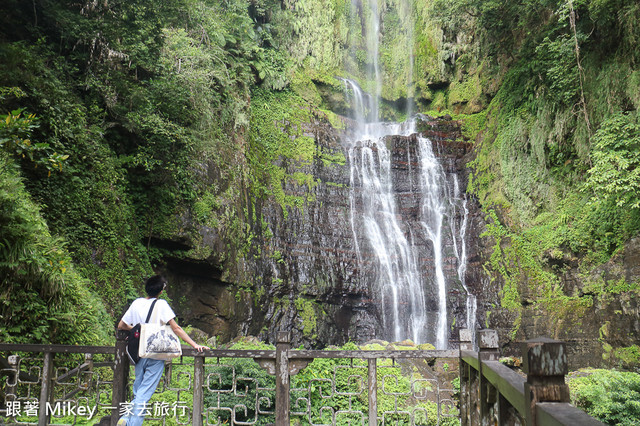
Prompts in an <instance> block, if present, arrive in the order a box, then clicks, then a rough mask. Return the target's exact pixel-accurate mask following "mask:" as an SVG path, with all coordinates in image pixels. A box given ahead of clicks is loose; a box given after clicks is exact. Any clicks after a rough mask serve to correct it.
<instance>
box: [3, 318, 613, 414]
mask: <svg viewBox="0 0 640 426" xmlns="http://www.w3.org/2000/svg"><path fill="white" fill-rule="evenodd" d="M123 338H124V334H121V333H120V334H119V338H118V342H117V344H116V347H115V348H113V347H89V346H60V345H9V344H0V379H1V380H2V381H1V382H0V392H1V393H0V397H1V398H2V403H3V404H2V405H0V424H2V423H3V422H4V423H7V424H16V425H36V424H37V425H43V426H44V425H95V424H98V421H99V424H100V425H115V423H116V422H117V419H118V418H119V417H120V416H122V415H123V414H125V413H126V412H127V410H131V409H132V407H131V404H130V403H128V402H127V401H130V400H131V395H129V392H130V389H131V385H132V383H133V380H134V374H135V373H134V369H133V368H132V367H130V366H129V361H128V358H127V357H126V355H125V352H124V345H125V342H124V340H123ZM288 339H289V334H288V333H280V334H279V335H278V343H277V345H276V350H275V351H246V350H245V351H235V350H209V351H206V353H204V354H201V353H197V352H196V351H195V350H193V349H191V348H184V349H183V354H184V356H183V357H181V358H179V359H176V360H174V361H173V362H171V363H167V364H166V367H165V371H164V375H163V378H162V380H161V383H160V385H159V386H158V388H157V390H156V393H155V394H154V395H153V397H152V399H151V400H150V401H149V404H148V405H147V406H146V407H144V408H145V412H146V419H147V422H148V423H150V424H161V425H172V426H173V425H195V426H201V425H207V426H214V425H216V426H217V425H273V424H275V425H277V426H289V425H291V424H296V425H300V426H302V425H309V426H330V425H331V426H333V425H340V426H343V425H349V426H352V425H353V426H355V425H361V426H364V425H369V426H373V425H434V426H435V425H440V426H445V425H446V426H449V425H453V424H460V420H461V423H462V425H463V426H467V425H474V426H475V425H480V424H498V425H531V426H533V425H551V424H552V425H577V424H580V425H585V426H589V425H594V426H596V425H602V423H600V422H598V421H597V420H595V419H593V418H591V417H589V416H588V415H586V414H585V413H584V412H582V411H580V410H578V409H576V408H575V407H572V406H570V405H569V404H568V403H567V401H568V389H567V387H566V385H565V384H564V375H565V374H566V355H565V354H566V351H565V350H564V346H563V345H564V344H563V343H561V342H556V341H551V340H549V339H538V340H532V341H528V342H526V343H525V344H523V358H524V370H525V372H526V373H527V377H526V378H525V377H524V376H522V375H520V374H518V373H516V372H514V371H512V370H510V369H509V368H507V367H506V366H504V365H502V364H500V363H499V362H497V359H498V341H497V334H496V333H495V332H494V331H492V330H481V331H480V332H479V334H478V339H477V340H478V348H479V351H478V352H473V351H471V347H472V346H471V333H470V332H469V331H463V332H461V338H460V350H459V351H458V350H455V351H418V350H416V351H387V350H384V351H307V350H291V348H290V347H289V340H288ZM458 366H459V367H458ZM458 368H459V370H458ZM457 371H459V373H460V376H459V377H460V393H459V399H458V396H457V395H456V393H457V392H456V390H454V389H453V387H452V385H451V380H452V378H453V377H452V375H453V374H454V372H457ZM458 408H459V409H460V412H458ZM459 415H460V416H459ZM458 416H459V417H458ZM458 418H460V420H458ZM3 419H4V420H3Z"/></svg>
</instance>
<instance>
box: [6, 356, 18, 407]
mask: <svg viewBox="0 0 640 426" xmlns="http://www.w3.org/2000/svg"><path fill="white" fill-rule="evenodd" d="M8 361H9V368H10V369H12V370H13V372H14V374H13V380H11V373H9V377H8V378H7V390H6V392H5V395H6V396H7V402H9V399H8V397H9V395H13V400H14V401H15V400H17V398H18V395H17V394H16V392H17V389H18V379H19V378H20V366H19V364H20V356H19V355H9V359H8Z"/></svg>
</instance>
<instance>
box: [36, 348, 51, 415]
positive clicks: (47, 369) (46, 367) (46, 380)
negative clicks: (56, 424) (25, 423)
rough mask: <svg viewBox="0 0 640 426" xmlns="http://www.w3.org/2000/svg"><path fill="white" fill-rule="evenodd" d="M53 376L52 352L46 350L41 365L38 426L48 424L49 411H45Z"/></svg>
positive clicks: (48, 401)
mask: <svg viewBox="0 0 640 426" xmlns="http://www.w3.org/2000/svg"><path fill="white" fill-rule="evenodd" d="M52 376H53V353H51V352H49V351H47V352H45V353H44V364H43V366H42V377H41V378H40V380H41V384H42V387H41V388H40V410H39V411H38V426H46V425H48V424H49V412H48V411H47V403H50V402H51V400H50V398H51V396H52V395H53V394H52V392H51V379H52Z"/></svg>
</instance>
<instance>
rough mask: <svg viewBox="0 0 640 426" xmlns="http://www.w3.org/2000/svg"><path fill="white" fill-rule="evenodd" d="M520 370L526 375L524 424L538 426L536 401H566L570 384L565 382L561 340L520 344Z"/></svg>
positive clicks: (543, 339)
mask: <svg viewBox="0 0 640 426" xmlns="http://www.w3.org/2000/svg"><path fill="white" fill-rule="evenodd" d="M521 348H522V369H523V371H524V372H525V373H526V374H527V382H526V383H525V385H524V396H525V401H526V403H527V408H528V410H527V413H526V424H527V425H528V426H535V425H537V423H536V422H537V419H536V404H537V403H538V402H569V401H570V399H571V398H570V395H569V386H568V385H567V384H566V383H565V381H564V376H565V375H566V374H567V373H568V366H567V352H566V347H565V344H564V342H560V341H558V340H552V339H549V338H546V337H540V338H537V339H531V340H527V341H526V342H524V343H522V345H521Z"/></svg>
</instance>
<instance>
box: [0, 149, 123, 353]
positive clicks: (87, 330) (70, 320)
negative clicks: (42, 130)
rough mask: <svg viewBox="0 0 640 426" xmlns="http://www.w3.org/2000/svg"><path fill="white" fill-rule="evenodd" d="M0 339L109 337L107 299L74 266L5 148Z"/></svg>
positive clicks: (0, 161) (0, 183)
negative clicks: (28, 191)
mask: <svg viewBox="0 0 640 426" xmlns="http://www.w3.org/2000/svg"><path fill="white" fill-rule="evenodd" d="M0 295H1V296H2V297H1V299H2V301H1V302H0V319H1V321H2V323H3V327H2V328H0V340H1V341H4V342H16V343H35V342H38V343H67V344H74V343H75V344H77V343H81V344H97V343H102V342H106V341H108V340H109V338H108V337H107V336H108V335H109V329H110V327H109V323H110V322H111V321H110V320H109V319H108V317H106V313H105V310H104V306H103V305H102V302H101V301H100V300H98V299H97V298H96V296H95V295H94V294H93V293H92V292H90V291H89V290H88V289H87V283H86V281H85V280H84V279H83V278H82V277H81V276H80V275H79V274H78V272H77V271H76V270H75V269H74V267H73V264H72V261H71V257H70V256H69V253H68V251H67V248H66V244H65V242H64V240H62V239H61V238H59V237H54V236H52V235H51V233H50V232H49V229H48V227H47V225H46V223H45V221H44V220H43V218H42V216H41V215H40V212H39V209H38V207H37V206H36V205H35V204H34V203H33V201H32V200H31V197H30V196H29V195H28V193H27V192H26V190H25V187H24V184H23V182H22V180H21V179H20V178H19V177H18V172H17V170H16V167H15V165H14V163H13V161H12V160H11V159H9V158H7V156H6V154H5V153H0Z"/></svg>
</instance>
